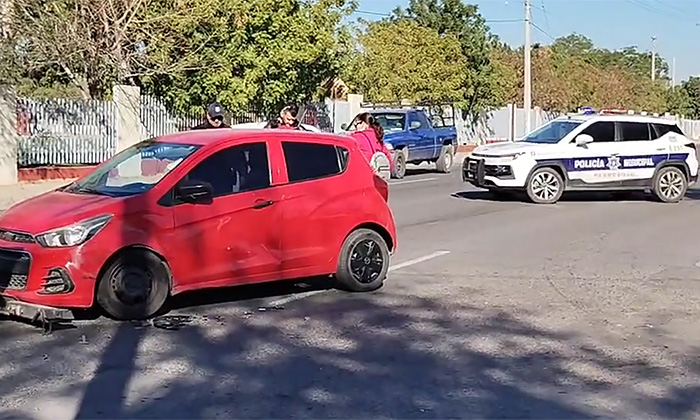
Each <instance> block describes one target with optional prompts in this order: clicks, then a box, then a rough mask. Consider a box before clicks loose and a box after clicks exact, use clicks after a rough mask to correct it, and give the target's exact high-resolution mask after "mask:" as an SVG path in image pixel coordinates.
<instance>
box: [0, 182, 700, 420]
mask: <svg viewBox="0 0 700 420" xmlns="http://www.w3.org/2000/svg"><path fill="white" fill-rule="evenodd" d="M698 198H700V192H698V191H691V192H690V194H689V197H688V199H687V200H685V201H684V202H682V203H680V204H678V205H663V204H659V203H655V202H651V201H648V200H647V199H645V197H644V196H642V195H626V196H623V197H619V196H615V197H610V196H606V195H602V196H599V195H583V196H582V195H577V196H568V197H567V196H565V198H564V201H562V202H561V203H559V204H557V205H554V206H536V205H532V204H528V203H525V202H519V201H508V202H497V201H492V200H490V198H489V196H488V195H486V194H485V193H483V192H480V191H476V190H474V189H471V188H468V187H466V186H465V185H464V184H462V183H461V180H460V179H459V174H458V173H457V172H455V173H453V174H452V175H439V174H434V173H422V172H418V173H417V174H416V173H414V174H412V175H409V176H407V177H406V178H405V179H404V180H402V181H396V182H394V183H393V184H392V187H391V190H390V201H391V205H392V207H393V209H394V212H395V216H396V220H397V223H398V228H399V241H400V244H399V247H400V248H399V251H398V252H397V254H396V255H395V257H394V259H393V269H392V271H391V273H390V279H389V281H388V282H387V284H386V285H385V287H384V288H383V289H381V290H380V291H377V292H375V293H371V294H348V293H344V292H339V291H334V290H324V285H323V284H320V283H318V282H315V281H309V282H308V283H307V284H301V285H297V286H291V285H279V284H277V285H268V286H263V287H260V286H258V287H246V288H238V289H231V290H227V291H217V292H213V293H212V292H209V293H200V294H195V295H189V296H187V297H186V298H184V299H183V298H181V299H178V300H177V301H176V302H174V303H173V305H174V306H175V307H176V309H175V310H174V311H173V312H172V313H171V314H177V315H182V318H170V319H169V320H170V321H177V322H180V323H181V324H182V325H181V328H180V329H179V330H167V329H164V328H160V327H155V326H147V325H146V326H138V325H134V324H131V323H116V322H112V321H108V320H105V319H98V320H85V321H80V322H78V323H77V328H75V329H67V330H61V331H54V332H53V333H52V334H50V335H42V333H41V330H38V329H36V328H34V327H32V326H29V325H25V324H21V323H17V322H14V321H0V419H5V418H8V419H9V418H13V419H14V418H17V419H51V420H60V419H73V418H169V419H185V418H188V419H189V418H405V419H412V418H499V419H502V418H538V419H544V418H548V419H555V418H556V419H561V418H592V417H615V418H621V417H626V418H631V417H635V418H641V417H644V418H649V417H654V418H699V417H700V385H699V384H700V358H699V357H698V356H700V334H698V333H697V331H698V328H697V325H698V319H699V316H698V315H699V314H700V303H699V302H700V300H699V298H700V282H699V281H698V280H700V268H699V267H697V266H696V264H697V263H698V261H700V247H699V246H698V245H699V242H700V241H699V239H698V235H697V233H696V230H695V227H696V225H697V223H696V221H695V217H696V215H697V214H698V211H699V210H700V206H699V204H700V203H699V202H698V201H696V200H697V199H698ZM608 200H612V201H608ZM310 291H311V292H310ZM297 292H299V293H297ZM275 306H279V307H278V308H274V307H275ZM166 320H168V319H167V318H166Z"/></svg>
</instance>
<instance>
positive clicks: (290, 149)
mask: <svg viewBox="0 0 700 420" xmlns="http://www.w3.org/2000/svg"><path fill="white" fill-rule="evenodd" d="M282 150H283V151H284V159H285V161H286V162H287V176H288V177H289V182H301V181H309V180H312V179H319V178H325V177H329V176H333V175H337V174H339V173H341V172H343V171H344V170H345V168H346V167H347V162H348V150H347V149H345V148H342V147H340V148H339V147H337V146H334V145H332V144H320V143H309V142H284V141H283V142H282Z"/></svg>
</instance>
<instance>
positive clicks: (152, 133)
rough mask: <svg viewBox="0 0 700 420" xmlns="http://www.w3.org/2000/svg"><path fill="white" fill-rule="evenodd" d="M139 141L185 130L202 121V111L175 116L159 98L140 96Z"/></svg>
mask: <svg viewBox="0 0 700 420" xmlns="http://www.w3.org/2000/svg"><path fill="white" fill-rule="evenodd" d="M139 112H140V117H141V118H140V119H141V127H140V131H141V139H142V140H144V139H148V138H152V137H158V136H164V135H166V134H172V133H176V132H178V131H184V130H187V129H188V128H190V127H193V126H195V125H197V124H199V123H201V122H202V121H204V111H202V112H201V113H199V114H190V115H186V114H185V115H183V114H179V115H178V114H175V113H174V112H171V111H170V110H169V109H168V108H167V107H166V106H165V104H164V103H163V101H161V100H160V99H159V98H157V97H155V96H149V95H141V106H140V111H139Z"/></svg>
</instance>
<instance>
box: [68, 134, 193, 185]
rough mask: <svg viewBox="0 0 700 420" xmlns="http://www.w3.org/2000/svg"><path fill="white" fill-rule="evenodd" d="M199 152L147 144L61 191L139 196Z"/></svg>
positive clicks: (183, 146) (185, 147)
mask: <svg viewBox="0 0 700 420" xmlns="http://www.w3.org/2000/svg"><path fill="white" fill-rule="evenodd" d="M198 148H199V146H195V145H190V144H175V143H161V142H156V141H154V140H146V141H143V142H141V143H138V144H135V145H133V146H131V147H129V148H128V149H126V150H124V151H123V152H121V153H119V154H117V155H116V156H114V157H113V158H111V159H110V160H108V161H106V162H105V163H104V164H103V165H100V166H99V167H98V168H97V169H96V170H95V171H94V172H92V173H91V174H90V175H88V176H87V177H85V178H84V179H82V180H80V181H76V182H74V183H72V184H70V185H68V186H67V187H66V188H65V189H64V190H63V191H65V192H68V193H75V194H95V195H107V196H111V197H123V196H129V195H137V194H141V193H143V192H145V191H148V190H150V189H151V188H153V186H155V185H156V184H157V183H158V182H160V180H161V179H163V178H164V177H165V176H166V175H167V174H168V173H169V172H170V171H172V170H173V169H175V168H176V167H177V166H178V165H179V164H180V163H182V161H183V160H185V159H186V158H187V157H188V156H190V155H191V154H192V153H194V152H195V150H197V149H198Z"/></svg>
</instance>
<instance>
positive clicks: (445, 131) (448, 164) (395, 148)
mask: <svg viewBox="0 0 700 420" xmlns="http://www.w3.org/2000/svg"><path fill="white" fill-rule="evenodd" d="M368 112H369V113H370V114H372V116H374V118H375V119H376V120H377V122H379V124H381V126H382V128H384V143H385V144H386V146H387V148H388V149H389V150H391V152H392V155H393V156H392V158H393V159H394V164H395V165H394V167H395V168H394V172H393V173H392V177H393V178H399V179H400V178H403V177H404V176H405V175H406V164H407V163H412V164H416V165H418V164H420V163H422V162H432V163H435V166H436V169H437V170H438V171H439V172H443V173H449V172H450V170H451V169H452V164H453V161H454V153H455V147H456V146H457V130H456V129H455V127H454V126H446V127H433V124H432V122H431V119H430V118H429V117H428V115H427V114H426V112H425V111H423V110H419V109H372V110H370V111H368ZM354 122H355V121H354V120H353V121H352V122H351V123H350V125H349V127H352V126H353V124H354ZM347 127H348V126H345V125H344V127H343V129H346V128H347Z"/></svg>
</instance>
